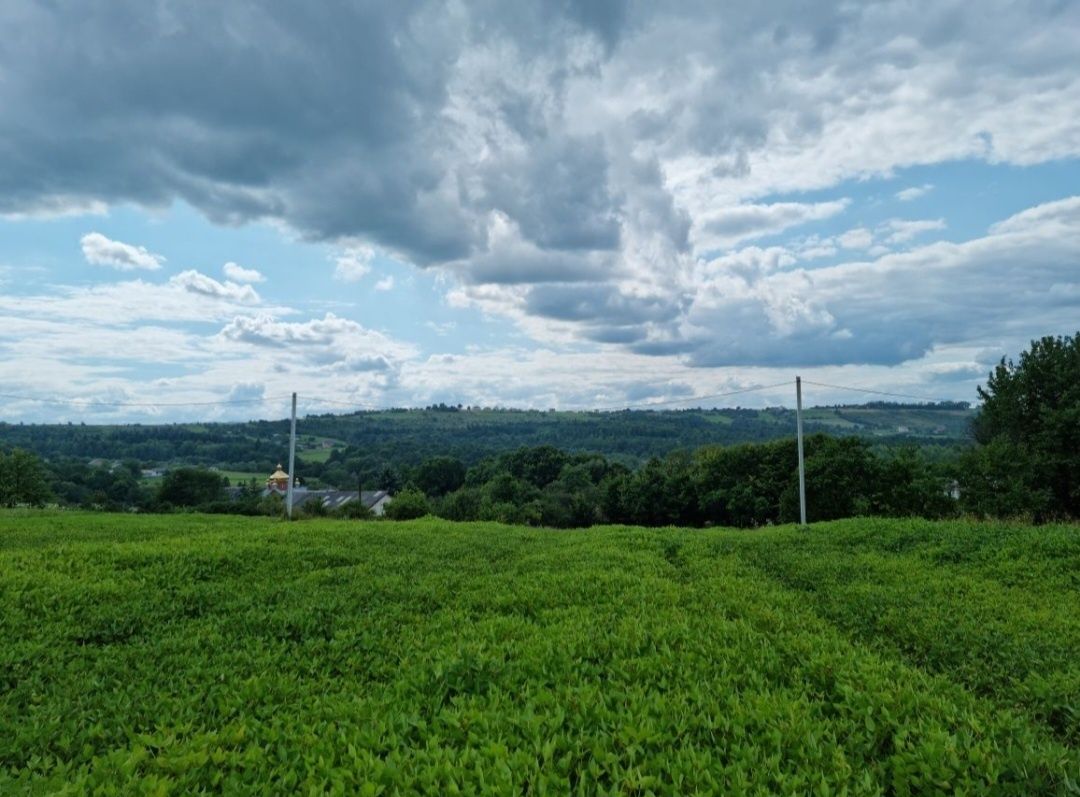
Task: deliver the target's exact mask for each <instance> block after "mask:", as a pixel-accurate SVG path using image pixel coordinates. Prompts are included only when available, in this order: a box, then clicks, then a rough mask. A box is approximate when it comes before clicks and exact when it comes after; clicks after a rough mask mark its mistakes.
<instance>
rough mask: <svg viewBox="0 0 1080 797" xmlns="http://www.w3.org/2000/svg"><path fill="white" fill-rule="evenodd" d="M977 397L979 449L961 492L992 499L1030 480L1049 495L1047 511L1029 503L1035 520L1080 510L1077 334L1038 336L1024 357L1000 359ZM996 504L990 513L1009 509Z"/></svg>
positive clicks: (1079, 359)
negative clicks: (979, 401)
mask: <svg viewBox="0 0 1080 797" xmlns="http://www.w3.org/2000/svg"><path fill="white" fill-rule="evenodd" d="M979 397H980V398H981V399H982V402H983V404H982V409H981V411H980V413H979V415H978V417H977V419H976V421H975V424H974V432H975V439H976V441H977V442H978V443H979V444H980V446H982V449H981V450H980V451H979V452H978V454H973V455H972V458H971V459H969V461H968V462H967V468H965V470H966V471H968V470H970V471H972V476H971V477H969V476H968V475H967V473H965V475H964V478H962V479H961V488H962V490H966V491H972V492H973V493H978V492H979V491H980V490H981V491H982V494H983V495H985V496H987V498H990V497H992V496H993V495H994V493H995V490H996V489H997V488H1000V491H1008V490H1012V489H1014V488H1016V487H1017V486H1018V485H1019V486H1021V488H1023V486H1024V485H1026V486H1027V488H1031V489H1035V490H1036V491H1046V495H1047V496H1048V499H1049V500H1048V501H1047V502H1046V505H1045V507H1044V508H1043V509H1042V510H1039V509H1033V510H1032V508H1031V507H1029V508H1028V509H1029V510H1031V511H1034V513H1035V515H1036V519H1044V518H1046V517H1050V516H1054V515H1068V516H1072V517H1076V516H1077V515H1080V333H1077V334H1076V335H1073V336H1065V337H1044V338H1041V339H1040V340H1034V341H1032V342H1031V348H1030V349H1029V350H1028V351H1025V352H1022V353H1021V354H1020V359H1019V362H1015V363H1014V362H1013V361H1012V360H1006V359H1005V358H1004V357H1003V358H1002V359H1001V362H1000V363H998V365H997V367H996V368H994V370H993V372H992V373H991V374H990V376H989V378H988V379H987V382H986V387H980V388H979ZM991 444H993V445H991ZM1021 466H1022V469H1021V470H1018V469H1019V468H1021ZM995 474H996V475H995ZM986 479H990V481H989V482H987V481H986ZM979 480H982V483H981V484H979V483H978V481H979ZM992 503H993V504H995V505H996V506H992V505H991V504H987V505H986V506H985V511H988V512H993V513H994V514H998V513H999V512H1000V511H1001V509H1003V508H1004V507H1001V506H1000V505H999V504H1000V502H998V501H996V500H995V501H994V502H992ZM1036 503H1041V499H1040V501H1038V502H1036ZM976 509H978V508H977V507H976ZM1023 511H1025V510H1024V509H1022V508H1020V507H1017V508H1016V513H1020V512H1023Z"/></svg>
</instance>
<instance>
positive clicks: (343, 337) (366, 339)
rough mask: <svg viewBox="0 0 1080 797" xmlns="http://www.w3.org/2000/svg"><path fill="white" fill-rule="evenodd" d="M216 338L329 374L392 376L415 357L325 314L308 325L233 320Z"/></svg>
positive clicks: (265, 319)
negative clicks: (272, 352)
mask: <svg viewBox="0 0 1080 797" xmlns="http://www.w3.org/2000/svg"><path fill="white" fill-rule="evenodd" d="M219 338H221V339H222V340H225V341H230V342H233V343H241V344H246V345H249V346H254V347H258V348H270V349H275V350H280V351H281V352H282V354H283V356H285V357H286V358H287V359H295V360H298V361H300V362H302V363H306V364H308V365H316V366H319V367H321V368H326V369H331V370H335V371H348V372H361V371H386V372H390V371H394V370H396V369H397V368H399V367H400V364H401V362H403V361H404V360H407V359H410V358H412V357H414V356H415V354H416V350H415V348H414V347H413V346H411V345H410V344H405V343H402V342H400V341H397V340H394V339H392V338H390V337H389V336H387V335H384V334H383V333H381V332H376V331H375V330H371V329H367V328H365V327H363V326H361V325H360V324H358V323H357V322H355V321H352V320H350V319H347V318H341V317H339V316H336V315H334V314H333V313H327V314H326V315H325V316H324V317H323V318H313V319H311V320H309V321H297V322H289V321H279V320H278V319H276V318H274V317H273V316H270V315H259V316H237V317H235V318H233V319H232V320H231V321H230V322H229V323H228V324H226V325H225V326H224V327H223V328H222V329H221V332H220V333H219Z"/></svg>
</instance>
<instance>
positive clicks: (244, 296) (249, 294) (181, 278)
mask: <svg viewBox="0 0 1080 797" xmlns="http://www.w3.org/2000/svg"><path fill="white" fill-rule="evenodd" d="M169 284H170V285H175V286H177V287H178V288H183V289H184V290H185V291H188V292H189V293H194V294H198V295H200V296H208V297H210V298H213V299H223V300H225V301H229V302H236V303H237V304H258V303H259V302H260V301H261V299H260V298H259V294H258V293H256V292H255V289H254V288H252V287H251V286H250V285H238V284H237V283H235V282H228V281H226V282H218V281H217V280H216V279H214V278H213V277H208V276H207V275H206V274H203V273H201V272H198V271H195V270H194V269H189V270H187V271H181V272H180V273H179V274H177V275H176V276H175V277H172V278H171V279H170V280H169Z"/></svg>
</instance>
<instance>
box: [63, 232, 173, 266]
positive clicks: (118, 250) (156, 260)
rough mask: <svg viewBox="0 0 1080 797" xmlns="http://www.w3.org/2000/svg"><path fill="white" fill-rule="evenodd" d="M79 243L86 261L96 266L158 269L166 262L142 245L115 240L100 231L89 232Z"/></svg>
mask: <svg viewBox="0 0 1080 797" xmlns="http://www.w3.org/2000/svg"><path fill="white" fill-rule="evenodd" d="M79 243H80V245H81V246H82V253H83V256H84V257H85V258H86V262H88V263H92V264H93V265H95V266H109V267H110V268H115V269H117V270H119V271H135V270H137V269H145V270H147V271H156V270H157V269H159V268H161V264H162V263H164V262H165V258H164V257H162V256H161V255H155V254H153V253H151V252H148V251H146V249H145V248H144V247H142V246H133V245H132V244H126V243H123V242H122V241H113V240H110V239H108V238H106V237H105V236H104V235H102V234H101V233H99V232H91V233H87V234H86V235H84V236H83V237H82V238H81V239H80V240H79Z"/></svg>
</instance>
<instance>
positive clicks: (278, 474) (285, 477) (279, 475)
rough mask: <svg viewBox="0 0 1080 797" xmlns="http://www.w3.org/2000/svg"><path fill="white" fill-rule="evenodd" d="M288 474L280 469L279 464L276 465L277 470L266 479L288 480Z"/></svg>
mask: <svg viewBox="0 0 1080 797" xmlns="http://www.w3.org/2000/svg"><path fill="white" fill-rule="evenodd" d="M288 479H289V474H288V473H286V472H285V471H283V470H282V469H281V465H280V464H279V465H278V466H277V470H275V471H274V472H273V473H271V474H270V478H269V479H267V481H282V480H284V481H288Z"/></svg>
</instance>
